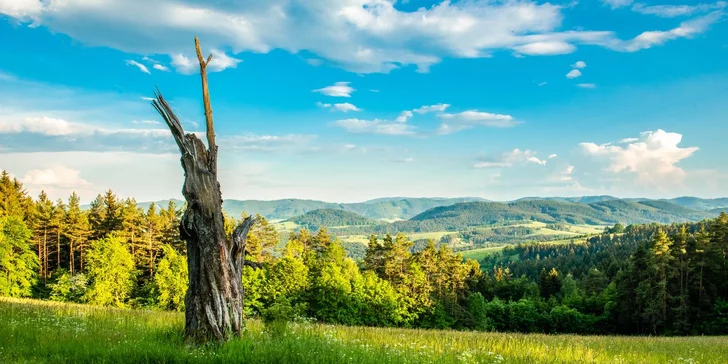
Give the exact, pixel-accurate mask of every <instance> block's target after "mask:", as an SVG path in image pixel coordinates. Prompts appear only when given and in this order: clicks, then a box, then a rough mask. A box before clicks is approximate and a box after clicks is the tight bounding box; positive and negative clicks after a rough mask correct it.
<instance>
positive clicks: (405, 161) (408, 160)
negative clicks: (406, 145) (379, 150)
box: [395, 157, 415, 163]
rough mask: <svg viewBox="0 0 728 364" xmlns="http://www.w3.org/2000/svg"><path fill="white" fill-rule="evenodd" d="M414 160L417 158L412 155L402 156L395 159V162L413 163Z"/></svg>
mask: <svg viewBox="0 0 728 364" xmlns="http://www.w3.org/2000/svg"><path fill="white" fill-rule="evenodd" d="M414 161H415V159H414V158H411V157H406V158H400V159H396V160H395V162H399V163H412V162H414Z"/></svg>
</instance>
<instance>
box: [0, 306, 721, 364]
mask: <svg viewBox="0 0 728 364" xmlns="http://www.w3.org/2000/svg"><path fill="white" fill-rule="evenodd" d="M247 327H248V328H247V330H246V332H245V333H244V335H243V336H242V337H241V338H240V339H236V340H233V341H230V342H228V343H226V344H224V345H219V346H211V347H205V348H199V347H198V348H190V347H187V346H185V345H184V344H183V342H182V337H181V332H182V328H183V315H182V314H179V313H171V312H147V311H134V310H126V309H112V308H99V307H92V306H84V305H76V304H61V303H50V302H41V301H34V300H17V299H5V298H0V362H2V363H79V362H83V363H89V362H94V363H118V362H123V363H131V362H133V363H151V362H154V363H158V362H165V363H183V362H184V363H225V362H245V363H377V364H382V363H725V362H726V358H728V338H725V337H689V338H654V337H605V336H591V337H587V336H572V335H522V334H509V333H474V332H455V331H428V330H408V329H382V328H365V327H344V326H332V325H320V324H294V325H291V328H290V329H289V330H288V331H287V332H286V333H283V334H270V333H268V332H267V331H266V330H265V328H264V326H263V325H262V324H261V323H259V322H258V321H248V325H247Z"/></svg>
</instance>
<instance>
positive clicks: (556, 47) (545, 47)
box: [513, 41, 576, 56]
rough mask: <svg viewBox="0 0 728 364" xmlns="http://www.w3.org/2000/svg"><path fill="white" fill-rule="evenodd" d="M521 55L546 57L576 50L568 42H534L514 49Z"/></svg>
mask: <svg viewBox="0 0 728 364" xmlns="http://www.w3.org/2000/svg"><path fill="white" fill-rule="evenodd" d="M513 49H514V50H515V51H517V52H519V53H522V54H527V55H530V56H546V55H557V54H569V53H572V52H574V51H575V50H576V47H575V46H574V45H573V44H569V43H566V42H559V41H553V42H533V43H527V44H524V45H519V46H515V47H513Z"/></svg>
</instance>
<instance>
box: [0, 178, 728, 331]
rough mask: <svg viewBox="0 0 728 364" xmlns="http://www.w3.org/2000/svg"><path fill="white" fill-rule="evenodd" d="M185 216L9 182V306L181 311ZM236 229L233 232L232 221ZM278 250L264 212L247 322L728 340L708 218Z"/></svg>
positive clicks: (536, 210) (4, 195)
mask: <svg viewBox="0 0 728 364" xmlns="http://www.w3.org/2000/svg"><path fill="white" fill-rule="evenodd" d="M600 204H603V202H602V203H600ZM456 206H458V208H459V209H464V210H467V207H468V206H482V209H476V210H475V211H471V212H469V213H470V214H472V216H471V217H468V218H467V219H473V221H475V220H477V219H478V217H477V216H482V215H483V213H482V211H485V212H486V213H488V214H491V215H492V214H494V213H497V214H500V215H498V216H518V214H524V213H528V214H530V215H529V216H537V217H540V218H541V217H544V218H545V217H546V216H548V217H549V218H552V219H553V218H554V217H553V216H552V215H555V214H557V213H558V214H559V215H558V216H569V215H570V214H576V213H577V212H579V213H581V212H583V211H582V210H581V209H583V208H591V209H593V210H594V211H599V210H597V209H596V208H594V207H589V206H586V207H578V206H576V205H574V204H568V205H567V206H572V207H573V209H571V210H565V211H564V210H561V211H557V212H554V211H553V209H552V208H553V207H554V206H556V207H560V206H563V205H561V204H558V203H555V204H546V205H544V204H537V203H534V202H532V201H522V202H519V203H514V204H487V203H477V204H461V205H456ZM600 206H602V205H600ZM618 206H621V204H620V205H618ZM642 206H645V209H648V211H652V210H650V209H653V208H655V207H654V206H648V205H642ZM557 210H558V209H557ZM456 211H457V210H456ZM494 211H495V212H494ZM590 211H591V210H590ZM615 211H621V210H618V209H617V210H615ZM660 211H664V209H662V210H660ZM437 214H438V215H440V218H443V219H448V218H452V216H454V215H448V214H453V212H452V211H449V212H448V211H447V210H441V211H438V212H437ZM479 214H480V215H479ZM509 214H514V215H509ZM638 215H639V214H638ZM639 216H641V215H639ZM179 217H180V210H179V209H178V208H177V206H175V205H174V203H170V204H168V206H166V207H165V208H163V209H159V208H157V207H156V205H150V207H149V208H148V209H147V210H146V211H144V210H142V209H141V208H139V207H138V206H137V205H136V203H135V201H134V200H133V199H127V200H120V199H118V198H117V197H116V195H115V194H114V193H113V192H111V191H107V192H106V193H105V194H104V195H99V196H98V198H97V199H96V200H95V201H94V202H93V203H92V204H91V207H90V209H89V210H88V211H84V210H81V209H80V206H79V202H78V198H77V196H75V195H72V196H71V197H70V198H69V199H68V201H67V202H66V201H60V200H59V201H56V202H53V201H50V200H49V199H48V198H47V196H46V195H45V194H43V193H42V194H41V195H40V196H39V197H38V198H37V199H32V198H31V197H30V196H28V195H27V194H26V193H25V191H24V189H23V186H22V184H21V183H20V182H18V181H17V180H13V179H11V178H10V177H9V176H8V175H7V174H6V173H3V174H2V177H1V178H0V256H2V257H3V259H2V260H1V261H0V295H3V296H11V297H36V298H41V299H48V300H54V301H70V302H80V303H88V304H93V305H100V306H116V307H141V308H154V309H167V310H182V309H183V308H184V300H183V297H184V295H185V292H186V287H187V286H186V285H187V259H186V256H185V255H186V249H185V246H184V245H183V244H181V242H180V239H179V235H178V225H179ZM241 218H242V216H241ZM467 219H466V220H465V221H466V222H467V221H470V220H467ZM422 221H429V220H428V219H423V220H422ZM415 222H417V221H415ZM226 226H227V227H228V234H230V233H231V231H230V230H231V229H232V227H233V226H235V219H233V218H232V217H228V218H227V223H226ZM554 228H557V226H554ZM279 241H280V239H279V236H278V233H277V232H276V231H275V230H274V229H273V228H272V227H271V225H269V224H268V223H267V221H266V220H265V218H263V217H261V219H260V223H259V224H257V225H256V226H255V228H254V229H252V230H251V232H250V234H249V236H248V245H247V247H246V252H245V259H246V262H247V263H246V265H245V269H244V274H243V278H242V279H243V285H244V287H245V292H246V297H245V312H246V315H247V316H248V317H262V318H263V319H265V320H271V319H286V320H288V319H294V318H306V319H313V320H317V321H320V322H326V323H342V324H347V325H368V326H399V327H421V328H455V329H467V330H473V329H474V330H485V331H489V330H497V331H512V332H543V333H591V334H597V333H598V334H614V333H622V334H669V335H673V334H674V335H684V334H728V331H727V330H728V303H726V302H727V301H728V253H726V252H728V215H726V214H721V215H720V216H718V217H717V218H714V219H710V220H705V221H701V222H697V223H681V224H672V225H658V224H649V225H629V226H627V227H626V228H625V227H624V226H621V225H616V226H614V227H613V228H612V229H610V233H605V234H600V235H596V236H593V237H591V238H589V239H588V240H587V241H586V242H585V243H583V244H567V245H555V244H527V245H526V244H521V245H518V246H515V247H511V248H505V249H504V250H503V253H502V254H497V255H493V256H489V257H486V258H485V259H484V260H482V261H481V262H480V263H479V262H477V261H475V260H467V261H464V260H463V259H462V256H461V255H460V254H459V253H454V252H453V251H452V249H450V247H449V246H448V245H447V244H442V245H440V246H439V247H437V246H436V245H435V243H434V242H433V241H430V242H429V243H427V244H425V245H424V246H423V247H422V249H418V250H417V251H416V252H413V250H412V247H413V246H414V245H415V244H414V242H413V241H412V240H411V239H410V238H408V236H407V235H406V234H403V233H399V234H396V235H390V234H381V235H379V236H377V235H371V236H370V239H369V243H368V244H367V246H366V251H365V253H364V258H363V259H362V260H360V261H355V260H353V259H351V258H349V257H347V255H346V253H345V249H344V247H343V246H342V244H341V243H340V242H339V241H338V240H336V239H335V238H332V237H331V235H330V234H329V233H328V232H327V230H326V229H325V228H321V229H319V230H318V231H316V232H311V231H309V230H307V229H302V230H300V231H297V232H294V233H291V234H290V235H289V236H288V238H287V239H286V240H285V244H283V245H279Z"/></svg>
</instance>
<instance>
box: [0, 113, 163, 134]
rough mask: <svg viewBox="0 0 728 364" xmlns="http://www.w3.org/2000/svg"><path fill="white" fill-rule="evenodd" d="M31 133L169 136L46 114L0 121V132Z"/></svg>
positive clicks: (160, 131)
mask: <svg viewBox="0 0 728 364" xmlns="http://www.w3.org/2000/svg"><path fill="white" fill-rule="evenodd" d="M142 123H143V122H142ZM19 133H32V134H40V135H45V136H73V135H78V136H89V135H94V134H98V135H113V134H129V135H141V136H153V137H170V136H171V134H170V133H169V130H167V129H127V128H116V129H111V128H106V127H99V126H94V125H91V124H84V123H74V122H69V121H66V120H63V119H56V118H51V117H47V116H43V117H30V118H25V119H20V120H18V119H10V120H2V121H0V134H19Z"/></svg>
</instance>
